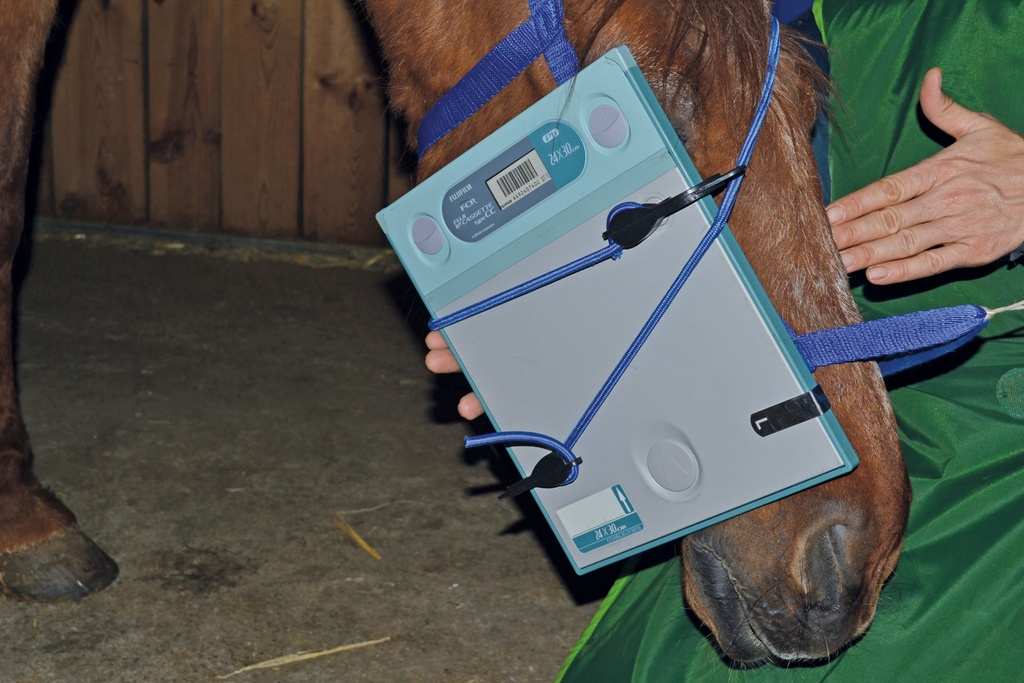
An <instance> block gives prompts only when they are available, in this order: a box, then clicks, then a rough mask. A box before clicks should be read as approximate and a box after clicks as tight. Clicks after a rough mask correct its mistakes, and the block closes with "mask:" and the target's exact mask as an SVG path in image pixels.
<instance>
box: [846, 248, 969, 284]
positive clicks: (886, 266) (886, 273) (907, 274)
mask: <svg viewBox="0 0 1024 683" xmlns="http://www.w3.org/2000/svg"><path fill="white" fill-rule="evenodd" d="M969 256H970V248H969V247H968V246H967V245H965V244H962V243H959V242H957V243H953V244H947V245H945V246H942V247H939V248H936V249H929V250H927V251H923V252H921V253H919V254H916V255H915V256H912V257H910V258H905V259H899V260H895V261H887V262H883V263H879V264H877V265H873V266H871V267H870V268H868V269H867V270H865V271H864V274H865V276H866V277H867V279H868V281H869V282H872V283H874V284H876V285H892V284H896V283H897V282H907V281H909V280H916V279H918V278H924V277H931V276H932V275H937V274H938V273H942V272H945V271H947V270H952V269H953V268H958V267H960V266H963V265H965V262H966V261H967V259H968V258H969Z"/></svg>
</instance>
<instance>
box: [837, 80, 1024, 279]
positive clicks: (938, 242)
mask: <svg viewBox="0 0 1024 683" xmlns="http://www.w3.org/2000/svg"><path fill="white" fill-rule="evenodd" d="M921 109H922V111H923V112H924V115H925V116H926V117H927V118H928V120H929V121H931V122H932V123H933V124H935V125H936V126H938V127H939V128H940V129H941V130H943V131H945V132H946V133H948V134H949V135H951V136H952V137H953V138H955V140H956V141H955V142H954V143H953V144H951V145H950V146H949V147H947V148H946V149H944V150H942V151H941V152H939V153H937V154H935V155H934V156H932V157H929V158H928V159H925V160H924V161H922V162H920V163H918V164H917V165H915V166H912V167H910V168H908V169H906V170H903V171H900V172H898V173H894V174H892V175H890V176H886V177H885V178H882V179H881V180H878V181H875V182H874V183H871V184H870V185H867V186H866V187H864V188H862V189H860V190H857V191H856V192H852V193H850V194H848V195H846V196H845V197H843V198H841V199H838V200H836V201H835V202H833V203H832V204H830V205H829V206H828V218H829V223H830V224H831V225H832V233H833V235H834V236H835V240H836V245H837V246H838V247H839V250H840V255H841V257H842V259H843V264H844V265H845V266H846V271H847V272H849V273H852V272H854V271H857V270H861V269H863V268H867V271H866V275H867V278H868V280H869V281H870V282H873V283H876V284H892V283H896V282H904V281H906V280H913V279H916V278H922V277H927V276H929V275H935V274H936V273H941V272H943V271H947V270H951V269H953V268H960V267H965V266H980V265H984V264H987V263H991V262H993V261H995V260H996V259H999V258H1001V257H1003V256H1005V255H1007V254H1009V253H1010V252H1012V251H1014V250H1015V249H1017V248H1018V247H1019V246H1020V245H1021V243H1022V242H1024V137H1022V136H1020V135H1018V134H1017V133H1016V132H1014V131H1012V130H1010V129H1009V128H1007V127H1006V126H1004V125H1003V124H1001V123H999V122H998V121H997V120H995V119H994V118H992V117H991V116H989V115H987V114H982V113H979V112H975V111H971V110H970V109H967V108H965V107H962V106H961V105H959V104H957V103H956V102H954V101H953V100H952V99H951V98H950V97H948V96H947V95H946V94H945V93H944V92H942V72H941V71H940V70H939V69H938V68H934V69H931V70H930V71H928V73H927V74H925V77H924V81H923V82H922V84H921Z"/></svg>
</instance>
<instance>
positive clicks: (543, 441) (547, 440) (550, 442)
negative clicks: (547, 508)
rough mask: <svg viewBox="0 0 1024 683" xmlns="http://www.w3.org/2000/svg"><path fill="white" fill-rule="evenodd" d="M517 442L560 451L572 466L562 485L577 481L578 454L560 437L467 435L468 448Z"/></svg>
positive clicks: (515, 434)
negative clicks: (559, 438)
mask: <svg viewBox="0 0 1024 683" xmlns="http://www.w3.org/2000/svg"><path fill="white" fill-rule="evenodd" d="M517 443H518V444H527V445H529V446H537V447H538V448H547V449H548V450H550V451H552V452H554V453H558V455H560V456H561V457H562V459H563V460H565V462H566V463H567V464H568V465H569V466H570V467H569V474H568V475H566V477H565V481H563V482H562V483H561V484H560V486H565V485H566V484H571V483H573V482H574V481H576V477H577V476H579V473H580V466H579V465H577V464H576V456H575V455H573V452H572V450H571V449H570V448H569V447H567V446H566V445H565V444H563V443H562V442H561V441H559V440H558V439H553V438H551V437H550V436H545V435H544V434H538V433H536V432H496V433H494V434H483V435H481V436H467V437H466V448H476V447H478V446H490V445H496V444H501V445H508V444H517Z"/></svg>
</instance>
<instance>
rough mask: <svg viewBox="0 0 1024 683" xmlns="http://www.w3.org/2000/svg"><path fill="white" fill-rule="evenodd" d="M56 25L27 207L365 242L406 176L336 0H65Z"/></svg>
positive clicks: (373, 78)
mask: <svg viewBox="0 0 1024 683" xmlns="http://www.w3.org/2000/svg"><path fill="white" fill-rule="evenodd" d="M63 4H64V5H70V6H72V7H75V5H72V4H71V3H63ZM57 30H63V31H66V43H65V47H64V49H63V54H62V55H60V57H61V61H60V66H59V68H58V69H57V71H56V79H55V83H54V84H53V98H52V107H51V110H50V111H49V112H48V114H49V120H48V127H47V144H46V146H45V150H44V152H43V161H42V172H41V176H42V177H41V180H40V189H39V192H38V194H39V206H38V209H37V212H38V214H40V215H42V216H52V217H55V218H59V219H64V220H71V221H86V222H93V223H97V222H98V223H114V224H128V225H137V226H152V227H157V228H174V229H186V230H198V231H213V232H226V233H234V234H247V235H253V236H258V237H268V238H284V239H306V240H314V241H319V242H341V243H348V244H371V245H374V244H380V243H381V236H380V231H379V229H378V228H377V225H376V221H375V220H374V214H375V213H376V212H377V211H378V210H379V209H380V208H381V207H382V206H384V205H385V204H386V203H388V202H389V201H392V200H394V199H395V198H397V197H398V196H400V195H401V194H402V193H403V192H404V191H405V190H406V189H408V187H409V185H410V177H409V173H408V170H407V160H405V161H406V163H405V164H403V160H402V159H400V158H399V156H400V155H399V154H398V153H396V147H400V142H399V141H400V135H399V134H398V133H397V132H396V126H395V124H394V123H393V122H391V121H390V120H389V119H388V116H387V114H386V111H385V104H384V95H383V88H382V85H381V82H380V67H379V65H378V63H377V61H376V59H375V56H374V54H373V49H372V47H371V45H372V40H370V39H369V38H368V30H367V28H366V26H365V25H364V24H363V23H362V20H361V17H360V15H359V13H358V11H357V10H356V9H354V7H353V4H352V0H145V1H143V2H140V1H139V0H79V1H78V2H77V7H76V8H75V9H74V12H73V14H71V15H70V16H68V15H67V13H65V15H64V16H63V17H62V18H61V24H59V26H58V29H57Z"/></svg>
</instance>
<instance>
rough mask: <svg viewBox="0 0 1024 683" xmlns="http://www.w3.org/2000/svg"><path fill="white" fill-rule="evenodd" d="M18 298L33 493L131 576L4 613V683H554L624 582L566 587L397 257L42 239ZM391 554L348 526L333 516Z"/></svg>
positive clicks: (552, 551)
mask: <svg viewBox="0 0 1024 683" xmlns="http://www.w3.org/2000/svg"><path fill="white" fill-rule="evenodd" d="M28 256H29V257H30V258H29V268H28V271H27V275H26V277H25V280H24V284H23V288H22V291H21V296H20V300H19V309H20V312H19V315H18V324H19V334H18V361H19V381H20V387H21V400H22V404H23V409H24V414H25V418H26V421H27V423H28V427H29V432H30V434H31V436H32V440H33V445H34V448H35V453H36V472H37V474H38V475H39V477H40V478H41V479H42V480H43V481H44V482H46V483H47V484H48V485H49V486H51V487H52V488H53V489H54V490H55V491H56V492H57V493H58V494H59V495H60V496H61V497H62V498H63V499H64V501H65V502H66V503H67V504H68V505H69V506H70V507H71V508H72V509H73V510H74V511H75V512H76V513H77V515H78V516H79V520H80V522H81V526H82V527H83V529H84V530H85V531H86V532H87V533H89V534H90V535H92V536H93V538H94V539H95V540H96V541H97V542H98V543H100V544H101V545H102V546H103V547H104V548H105V549H106V550H107V551H108V552H110V553H111V554H112V555H113V556H114V557H115V558H116V559H117V560H118V562H119V563H120V566H121V577H120V579H119V581H118V582H117V583H116V584H114V585H113V586H112V587H111V588H109V589H108V590H107V591H105V592H103V593H101V594H99V595H96V596H93V597H91V598H89V599H87V600H85V601H84V602H82V603H78V604H58V605H36V604H19V603H14V602H6V603H0V624H2V626H0V628H2V630H3V633H4V638H3V643H2V644H0V680H2V681H19V682H26V683H27V682H30V681H32V682H35V681H47V682H48V681H61V682H65V681H70V682H74V683H79V682H80V683H88V682H91V681H104V682H108V681H145V682H146V683H160V682H162V681H174V682H175V683H179V682H182V681H185V682H189V681H213V680H216V679H217V676H223V675H226V674H230V673H232V672H234V671H236V670H237V669H239V668H241V667H244V666H246V665H250V664H254V663H258V662H261V661H265V660H270V659H273V658H276V657H281V656H284V655H288V654H293V653H296V652H300V651H310V650H312V651H316V650H322V649H326V648H333V647H336V646H340V645H346V644H357V643H364V642H367V641H376V640H378V639H383V638H388V639H390V640H388V641H386V642H382V643H379V644H376V645H370V646H366V647H364V648H361V649H355V650H350V651H346V652H340V653H337V654H332V655H328V656H324V657H320V658H317V659H313V660H310V661H307V662H303V663H295V664H288V665H285V666H282V667H279V668H277V669H267V670H259V671H252V672H246V673H240V674H238V675H237V676H235V677H234V678H232V679H231V680H235V681H243V682H248V681H252V682H262V681H311V682H317V681H331V682H337V681H389V682H390V681H488V682H489V681H550V680H551V679H552V678H553V677H554V675H555V674H556V672H557V671H558V669H559V666H560V665H561V663H562V661H563V659H564V657H565V656H566V654H567V653H568V652H569V650H570V648H571V647H572V646H573V644H574V643H575V641H576V639H577V637H578V636H579V635H580V633H581V632H582V631H583V629H584V627H585V626H586V624H587V622H588V621H589V619H590V617H591V615H592V614H593V613H594V611H595V610H596V609H597V606H598V602H599V600H600V598H601V597H602V596H603V595H604V592H605V591H606V590H607V588H608V586H609V585H610V583H611V581H612V580H613V579H614V575H613V573H612V572H610V571H604V572H602V573H599V574H597V575H591V576H588V577H584V578H582V579H581V578H578V577H575V576H574V575H573V574H572V571H571V570H570V569H568V568H567V565H566V563H565V561H564V560H563V559H562V558H561V556H560V551H559V550H558V549H557V548H553V547H552V546H551V538H550V535H549V533H548V531H547V529H546V527H544V526H543V522H542V521H540V520H539V518H538V517H537V516H536V514H535V511H534V510H532V508H531V507H530V506H529V505H528V504H527V505H523V504H519V503H515V502H509V501H507V500H504V501H498V500H497V493H498V491H499V489H498V485H499V483H500V482H501V481H505V482H506V483H508V481H510V474H511V473H510V467H511V466H510V465H509V464H508V462H507V460H506V459H505V458H504V456H502V457H492V456H491V455H488V454H476V453H473V454H469V453H466V452H465V451H464V450H463V449H462V447H461V441H462V437H463V436H464V435H465V434H466V433H467V432H468V430H470V429H473V426H468V425H466V424H465V423H462V422H461V421H459V420H458V419H457V418H455V417H454V416H453V415H452V413H451V406H453V405H454V402H455V400H456V397H457V395H458V392H459V390H460V387H457V386H452V383H451V382H444V381H441V382H439V381H438V380H437V379H436V378H434V377H432V376H431V375H430V374H429V373H428V372H427V371H426V370H425V369H424V368H423V364H422V355H423V348H422V342H421V338H422V333H423V329H422V325H423V322H424V318H423V314H422V312H421V311H420V310H419V309H418V308H417V307H416V306H415V302H416V301H417V300H416V297H415V293H414V292H413V291H412V289H411V286H410V285H409V284H408V281H407V280H406V279H405V278H404V276H403V275H402V274H401V272H400V270H398V269H397V267H396V265H395V263H394V262H393V261H392V260H391V259H390V258H389V257H388V256H387V255H386V254H383V253H381V252H372V251H360V250H348V251H346V250H337V251H336V252H335V251H331V250H327V251H325V252H312V253H296V254H289V253H284V252H264V251H262V250H261V249H258V248H248V247H246V246H237V245H236V246H234V247H217V248H212V247H209V246H202V245H198V246H197V245H192V244H189V243H185V242H175V241H174V240H173V238H172V239H171V240H170V241H167V240H163V241H161V240H151V239H133V238H129V239H124V238H114V239H111V238H107V237H103V236H100V235H96V234H94V233H89V234H87V235H77V236H76V235H74V234H71V233H67V232H56V233H52V232H47V231H40V230H37V231H36V234H35V236H34V237H33V239H32V242H31V249H30V252H29V253H28ZM339 512H341V513H343V516H344V518H345V520H347V522H348V523H349V524H351V526H352V527H353V528H354V529H355V530H356V531H357V532H358V533H359V534H360V535H361V536H362V537H363V538H364V539H365V540H366V541H367V542H368V543H369V544H370V545H371V546H372V547H373V548H374V549H376V550H377V551H379V553H380V556H381V559H379V560H378V559H374V558H373V557H371V555H370V554H369V553H367V552H366V551H364V550H363V549H361V548H360V547H358V546H357V545H356V544H355V543H354V542H353V541H351V540H350V539H349V538H348V537H346V536H345V535H344V534H343V533H342V531H341V530H340V529H339V528H338V527H337V526H336V525H335V524H334V522H333V520H334V518H335V515H336V513H339Z"/></svg>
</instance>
